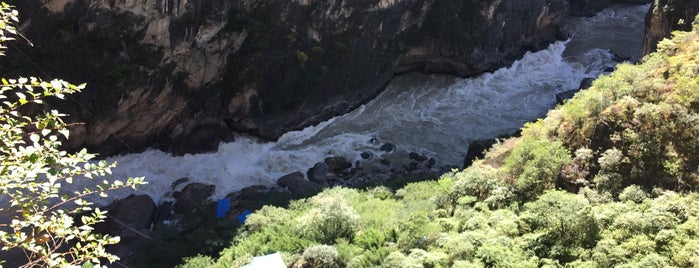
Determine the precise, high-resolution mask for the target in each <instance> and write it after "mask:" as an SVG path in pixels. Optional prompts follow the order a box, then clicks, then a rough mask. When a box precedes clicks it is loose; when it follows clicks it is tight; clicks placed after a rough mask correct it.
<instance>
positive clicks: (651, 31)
mask: <svg viewBox="0 0 699 268" xmlns="http://www.w3.org/2000/svg"><path fill="white" fill-rule="evenodd" d="M697 13H699V0H655V1H653V4H652V5H651V8H650V11H648V14H647V15H646V30H645V35H644V37H643V55H647V54H650V53H652V52H654V51H655V50H656V48H657V45H658V42H660V40H663V39H664V38H667V37H670V34H671V33H672V31H676V30H680V31H689V30H691V29H692V23H696V22H694V17H695V16H696V15H697Z"/></svg>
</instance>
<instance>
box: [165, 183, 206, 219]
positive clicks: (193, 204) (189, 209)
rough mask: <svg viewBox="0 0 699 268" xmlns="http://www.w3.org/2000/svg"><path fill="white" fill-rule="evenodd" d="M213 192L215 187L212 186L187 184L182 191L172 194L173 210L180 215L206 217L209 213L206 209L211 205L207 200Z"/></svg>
mask: <svg viewBox="0 0 699 268" xmlns="http://www.w3.org/2000/svg"><path fill="white" fill-rule="evenodd" d="M215 190H216V186H214V185H208V184H202V183H190V184H187V186H185V187H184V189H182V191H179V192H175V193H174V194H173V197H174V198H175V204H174V206H173V210H174V211H175V212H176V213H179V214H182V215H191V216H194V215H208V214H210V213H211V211H208V210H207V209H206V207H207V206H208V205H210V204H211V203H212V201H211V200H209V198H211V195H213V194H214V191H215Z"/></svg>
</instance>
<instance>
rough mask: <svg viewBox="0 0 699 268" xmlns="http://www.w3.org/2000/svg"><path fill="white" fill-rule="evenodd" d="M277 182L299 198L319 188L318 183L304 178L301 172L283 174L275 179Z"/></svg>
mask: <svg viewBox="0 0 699 268" xmlns="http://www.w3.org/2000/svg"><path fill="white" fill-rule="evenodd" d="M277 184H278V185H279V186H282V187H286V188H287V189H289V191H290V192H291V193H292V194H293V195H294V196H295V197H300V198H304V197H310V196H313V195H315V194H317V193H319V192H320V190H321V188H320V186H319V185H318V184H316V183H314V182H311V181H308V180H306V178H304V177H303V173H301V172H294V173H291V174H288V175H285V176H283V177H281V178H279V179H278V180H277Z"/></svg>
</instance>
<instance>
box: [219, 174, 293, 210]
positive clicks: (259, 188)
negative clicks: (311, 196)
mask: <svg viewBox="0 0 699 268" xmlns="http://www.w3.org/2000/svg"><path fill="white" fill-rule="evenodd" d="M297 173H298V174H297V175H300V176H301V178H303V174H301V172H297ZM293 174H295V173H293ZM290 175H292V174H290ZM297 175H296V176H297ZM282 178H284V177H282ZM282 178H280V179H279V180H277V183H278V184H279V182H280V181H281V182H282V183H284V184H285V185H287V183H289V184H293V182H292V181H289V180H287V179H285V180H282ZM304 180H305V179H304ZM291 189H295V190H297V192H298V189H297V184H295V185H294V186H292V187H289V191H286V190H284V189H280V188H278V187H268V186H264V185H253V186H248V187H245V188H243V189H240V191H238V192H234V193H230V194H228V195H227V196H226V197H228V198H230V199H231V209H232V211H233V212H234V214H235V213H236V212H242V211H245V210H250V211H255V210H258V209H260V208H262V206H265V205H270V206H285V205H286V204H288V201H289V200H290V199H291V198H292V193H290V192H291ZM298 197H300V196H298Z"/></svg>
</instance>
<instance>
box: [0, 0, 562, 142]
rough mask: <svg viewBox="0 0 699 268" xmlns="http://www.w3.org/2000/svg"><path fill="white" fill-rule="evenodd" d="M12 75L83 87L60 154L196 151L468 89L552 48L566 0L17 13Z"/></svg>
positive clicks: (196, 3)
mask: <svg viewBox="0 0 699 268" xmlns="http://www.w3.org/2000/svg"><path fill="white" fill-rule="evenodd" d="M16 4H17V5H18V8H19V9H20V13H21V14H22V15H23V17H22V24H21V27H20V30H21V32H23V33H24V34H25V36H27V38H28V39H29V40H31V41H32V43H33V44H34V46H33V47H30V46H29V45H28V43H27V42H22V41H20V42H17V43H16V45H15V48H11V49H17V50H21V52H22V53H8V55H11V56H10V57H9V58H5V59H3V62H2V64H3V66H4V67H5V69H7V70H11V72H12V73H17V74H25V75H26V74H35V75H38V76H41V77H45V78H49V77H62V78H65V79H68V80H70V81H73V82H75V83H82V82H86V83H88V88H87V89H86V90H85V91H84V92H82V93H80V94H78V95H74V96H71V98H70V100H69V101H68V102H62V103H60V106H61V109H62V110H63V111H65V112H66V113H69V114H71V116H72V117H71V118H70V120H71V121H72V122H82V123H84V124H76V125H75V127H74V128H75V129H74V131H73V140H72V141H71V144H70V146H72V147H74V148H77V147H88V148H89V149H91V150H93V151H97V152H100V153H102V154H114V153H119V152H132V151H139V150H142V149H144V148H146V147H148V146H156V147H159V148H162V149H164V150H171V151H173V152H175V153H187V152H204V151H208V150H213V149H215V148H216V144H217V143H218V142H219V141H222V140H226V139H229V138H230V133H231V132H232V131H237V132H246V133H250V134H253V135H256V136H259V137H263V138H267V139H275V138H277V137H279V136H280V135H281V134H282V133H284V132H287V131H289V130H293V129H299V128H301V127H304V126H307V125H310V124H313V123H317V122H319V121H321V120H324V119H327V118H329V117H331V116H334V115H337V114H342V113H346V112H348V111H349V110H351V109H353V108H354V107H357V106H358V105H359V104H362V103H364V102H366V101H367V100H369V99H371V98H372V97H374V96H376V94H378V93H379V92H380V91H381V90H382V89H383V87H384V86H385V85H386V83H387V82H388V81H389V80H390V79H391V78H392V77H393V76H395V75H396V74H400V73H406V72H413V71H421V72H428V73H448V74H456V75H459V76H471V75H475V74H479V73H483V72H487V71H492V70H495V69H497V68H499V67H503V66H506V65H508V64H510V63H512V62H513V61H514V60H515V59H517V58H519V57H521V56H522V55H523V54H524V52H526V51H528V50H539V49H542V48H544V47H546V46H547V45H548V44H549V43H551V42H552V41H554V40H555V39H556V38H557V37H561V35H560V33H559V31H558V30H559V26H560V23H561V21H562V19H563V18H564V17H565V16H566V15H567V14H568V6H569V5H568V2H567V1H565V0H487V1H482V0H466V1H464V0H439V1H437V0H362V1H357V0H353V1H348V0H322V1H321V0H294V1H289V0H237V1H227V0H206V1H205V0H138V1H137V0H102V1H88V0H50V1H39V0H32V1H18V2H17V3H16Z"/></svg>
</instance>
